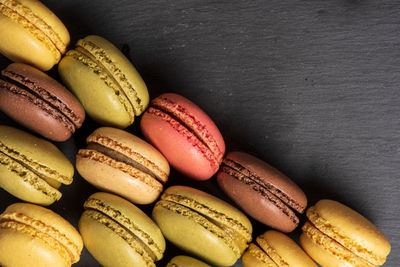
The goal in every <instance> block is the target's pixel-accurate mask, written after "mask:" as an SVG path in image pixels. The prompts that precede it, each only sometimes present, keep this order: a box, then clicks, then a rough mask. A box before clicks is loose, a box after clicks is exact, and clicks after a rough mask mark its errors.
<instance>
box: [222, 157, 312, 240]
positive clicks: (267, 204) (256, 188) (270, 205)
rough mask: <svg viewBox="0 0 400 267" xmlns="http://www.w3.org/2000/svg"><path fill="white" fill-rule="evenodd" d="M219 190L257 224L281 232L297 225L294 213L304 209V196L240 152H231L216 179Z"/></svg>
mask: <svg viewBox="0 0 400 267" xmlns="http://www.w3.org/2000/svg"><path fill="white" fill-rule="evenodd" d="M217 181H218V185H219V186H220V188H221V189H222V190H223V191H224V192H225V193H226V194H227V195H228V196H229V197H230V198H231V199H232V200H233V201H235V202H236V204H237V205H239V206H240V207H241V208H242V209H243V210H244V211H245V212H246V213H247V214H249V215H250V216H251V217H253V218H254V219H256V220H257V221H259V222H261V223H263V224H265V225H268V226H270V227H273V228H275V229H278V230H280V231H283V232H291V231H293V230H294V229H295V228H296V227H297V225H298V224H299V218H298V216H297V214H296V213H302V212H303V211H304V210H305V208H306V206H307V198H306V196H305V194H304V192H303V191H302V190H301V189H300V187H298V186H297V185H296V184H295V183H294V182H293V181H292V180H290V179H289V178H287V177H286V176H285V175H284V174H282V173H281V172H279V171H278V170H276V169H275V168H273V167H272V166H270V165H268V164H267V163H266V162H264V161H262V160H260V159H258V158H256V157H254V156H251V155H249V154H246V153H243V152H231V153H229V154H228V155H226V157H225V159H224V160H223V163H222V167H221V169H220V171H219V172H218V175H217Z"/></svg>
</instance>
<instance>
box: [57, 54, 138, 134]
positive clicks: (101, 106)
mask: <svg viewBox="0 0 400 267" xmlns="http://www.w3.org/2000/svg"><path fill="white" fill-rule="evenodd" d="M58 71H59V74H60V77H61V80H62V81H63V83H64V84H65V85H66V86H67V87H68V88H69V89H70V90H71V91H72V92H73V93H74V94H75V95H76V97H77V98H78V99H79V101H80V102H81V104H82V105H83V107H84V108H85V110H86V112H87V114H88V115H89V116H90V117H91V118H92V119H93V120H95V121H96V122H98V123H100V124H103V125H110V126H115V127H118V128H125V127H127V126H129V125H130V124H131V123H132V122H133V121H132V120H131V117H130V115H129V114H128V112H127V111H126V109H125V108H124V105H123V104H122V103H121V101H120V100H119V99H118V97H117V96H116V94H115V92H114V91H113V90H112V89H111V88H110V87H109V86H108V85H107V84H105V83H104V81H103V80H102V79H101V78H100V77H99V74H96V73H94V72H93V70H91V69H90V68H89V67H88V66H86V65H84V64H83V63H81V62H80V61H78V60H76V59H75V58H74V57H72V56H68V55H67V56H65V57H64V58H63V59H62V60H61V62H60V64H59V65H58ZM94 99H95V100H96V101H93V100H94Z"/></svg>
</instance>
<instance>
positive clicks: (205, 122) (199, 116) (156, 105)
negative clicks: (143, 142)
mask: <svg viewBox="0 0 400 267" xmlns="http://www.w3.org/2000/svg"><path fill="white" fill-rule="evenodd" d="M140 124H141V130H142V133H143V135H144V136H145V138H146V139H147V140H149V142H150V143H152V144H153V145H154V146H155V147H157V148H158V149H159V150H160V151H161V152H162V153H163V154H164V156H165V157H166V158H167V159H168V161H169V162H170V164H171V165H172V166H173V167H175V168H176V169H177V170H178V171H180V172H182V173H183V174H185V175H187V176H188V177H190V178H193V179H196V180H207V179H209V178H211V176H212V175H214V174H215V173H216V172H217V170H218V168H219V166H220V164H221V161H222V158H223V155H224V154H225V143H224V140H223V138H222V135H221V133H220V132H219V130H218V128H217V126H216V125H215V124H214V122H213V121H212V120H211V119H210V118H209V117H208V116H207V114H205V113H204V111H202V110H201V109H200V108H199V107H198V106H196V105H195V104H194V103H193V102H191V101H190V100H188V99H186V98H184V97H183V96H180V95H177V94H173V93H167V94H163V95H160V96H159V97H157V98H155V99H153V100H152V101H151V104H150V107H149V109H148V110H147V111H146V112H145V113H144V115H143V117H142V119H141V122H140Z"/></svg>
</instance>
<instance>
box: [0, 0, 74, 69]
mask: <svg viewBox="0 0 400 267" xmlns="http://www.w3.org/2000/svg"><path fill="white" fill-rule="evenodd" d="M0 36H1V42H0V53H2V54H3V55H5V56H6V57H8V58H9V59H11V60H12V61H15V62H23V63H27V64H29V65H33V66H35V67H37V68H39V69H41V70H43V71H46V70H49V69H51V68H52V67H53V66H54V65H55V64H57V63H58V62H59V61H60V59H61V55H62V54H64V53H65V50H66V48H67V46H68V44H69V39H70V38H69V33H68V30H67V29H66V28H65V26H64V24H63V23H62V22H61V21H60V20H59V19H58V18H57V16H56V15H55V14H54V13H53V12H52V11H50V10H49V9H48V8H47V7H46V6H45V5H43V4H42V3H41V2H39V1H37V0H18V1H17V0H0Z"/></svg>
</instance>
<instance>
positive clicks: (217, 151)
mask: <svg viewBox="0 0 400 267" xmlns="http://www.w3.org/2000/svg"><path fill="white" fill-rule="evenodd" d="M151 106H152V107H156V108H161V109H162V110H163V111H166V112H167V113H172V114H173V115H174V116H175V117H177V118H178V119H179V120H180V121H181V122H183V123H184V124H185V125H186V127H188V128H189V129H190V130H191V131H193V132H195V133H196V135H197V136H198V137H199V139H203V140H201V141H202V142H204V143H205V144H207V146H208V147H209V148H210V150H211V151H212V152H213V154H214V156H215V157H216V159H217V161H218V162H221V161H222V157H223V156H224V154H225V142H224V139H223V137H222V135H221V132H220V131H219V130H218V128H217V126H216V125H215V123H214V122H213V121H212V120H211V118H210V117H209V116H208V115H207V114H206V113H205V112H204V111H203V110H202V109H201V108H200V107H198V106H197V105H196V104H194V103H193V102H192V101H190V100H189V99H187V98H185V97H183V96H181V95H178V94H174V93H166V94H162V95H160V96H158V97H157V98H155V99H153V100H152V101H151Z"/></svg>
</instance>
